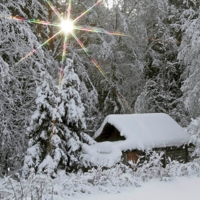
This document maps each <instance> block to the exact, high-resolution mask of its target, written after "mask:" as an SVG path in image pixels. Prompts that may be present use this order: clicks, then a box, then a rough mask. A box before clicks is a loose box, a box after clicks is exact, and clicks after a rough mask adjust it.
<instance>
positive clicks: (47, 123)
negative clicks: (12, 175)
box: [22, 80, 56, 177]
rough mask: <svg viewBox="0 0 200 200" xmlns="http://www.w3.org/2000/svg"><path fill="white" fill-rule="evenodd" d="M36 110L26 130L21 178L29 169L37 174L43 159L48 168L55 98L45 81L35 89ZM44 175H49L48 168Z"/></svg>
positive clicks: (26, 174)
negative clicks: (25, 145) (27, 141)
mask: <svg viewBox="0 0 200 200" xmlns="http://www.w3.org/2000/svg"><path fill="white" fill-rule="evenodd" d="M36 104H37V109H36V111H35V112H34V113H33V115H32V118H31V123H30V126H29V127H28V128H27V131H28V136H29V148H28V150H27V153H26V156H25V160H24V166H23V171H22V172H23V176H24V177H26V176H28V174H29V172H30V169H31V168H33V169H35V172H38V171H39V169H41V168H42V165H44V163H43V161H44V160H45V158H46V159H47V158H48V159H49V163H48V165H49V166H50V165H51V164H52V163H53V162H51V163H50V156H47V155H48V153H49V147H50V142H51V141H50V136H51V133H52V131H53V121H54V120H55V119H54V112H55V105H56V97H55V95H54V93H53V91H52V90H51V89H50V86H49V84H48V82H47V80H44V81H43V83H42V84H41V85H40V86H38V87H37V98H36ZM45 170H46V171H45V172H46V173H51V172H52V170H50V169H49V168H48V167H47V168H46V169H45ZM51 175H53V174H52V173H51Z"/></svg>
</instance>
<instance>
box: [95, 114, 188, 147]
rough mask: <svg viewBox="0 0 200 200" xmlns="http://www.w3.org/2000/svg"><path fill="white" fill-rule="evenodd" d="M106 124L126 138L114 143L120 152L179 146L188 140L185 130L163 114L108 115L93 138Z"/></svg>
mask: <svg viewBox="0 0 200 200" xmlns="http://www.w3.org/2000/svg"><path fill="white" fill-rule="evenodd" d="M107 123H109V124H111V125H114V126H115V127H116V128H117V129H118V131H119V132H120V135H121V136H124V137H125V138H126V140H125V141H119V142H114V143H115V145H117V146H119V148H120V149H121V150H128V149H130V150H131V149H139V150H147V149H151V148H156V147H167V146H181V145H183V144H186V143H187V142H188V138H189V137H188V134H187V133H186V132H185V130H184V129H183V128H182V127H180V126H179V124H178V123H176V122H175V121H174V120H173V119H172V118H171V117H170V116H169V115H167V114H164V113H150V114H129V115H108V116H107V117H106V118H105V120H104V122H103V124H102V125H101V127H100V128H99V129H98V130H97V131H96V133H95V136H94V138H96V137H98V136H99V135H100V134H101V132H102V130H103V128H104V126H105V125H106V124H107Z"/></svg>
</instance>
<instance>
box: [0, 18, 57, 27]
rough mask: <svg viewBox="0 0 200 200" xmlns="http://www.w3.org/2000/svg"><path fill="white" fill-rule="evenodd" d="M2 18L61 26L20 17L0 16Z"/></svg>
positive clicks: (55, 24)
mask: <svg viewBox="0 0 200 200" xmlns="http://www.w3.org/2000/svg"><path fill="white" fill-rule="evenodd" d="M0 17H2V18H5V19H14V20H18V21H26V22H30V23H35V24H42V25H49V26H59V24H57V23H51V22H48V21H40V20H36V19H25V18H23V17H18V16H0Z"/></svg>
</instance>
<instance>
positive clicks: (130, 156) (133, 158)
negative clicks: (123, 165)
mask: <svg viewBox="0 0 200 200" xmlns="http://www.w3.org/2000/svg"><path fill="white" fill-rule="evenodd" d="M127 158H128V161H133V163H137V161H138V155H137V151H131V152H127Z"/></svg>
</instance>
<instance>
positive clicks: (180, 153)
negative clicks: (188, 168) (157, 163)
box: [122, 145, 189, 167]
mask: <svg viewBox="0 0 200 200" xmlns="http://www.w3.org/2000/svg"><path fill="white" fill-rule="evenodd" d="M153 151H156V152H158V153H159V152H164V155H163V157H162V160H161V162H162V164H163V167H165V166H166V164H167V163H169V158H170V159H171V161H172V160H177V161H179V162H181V163H186V162H188V161H189V153H188V146H187V145H184V146H181V147H166V148H156V149H153ZM139 156H143V158H142V159H140V162H142V163H143V162H144V161H145V160H148V159H149V155H146V154H145V152H142V151H139V150H133V151H126V152H123V155H122V161H123V163H124V164H127V165H128V161H131V160H132V161H133V163H136V162H137V160H138V158H139Z"/></svg>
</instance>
